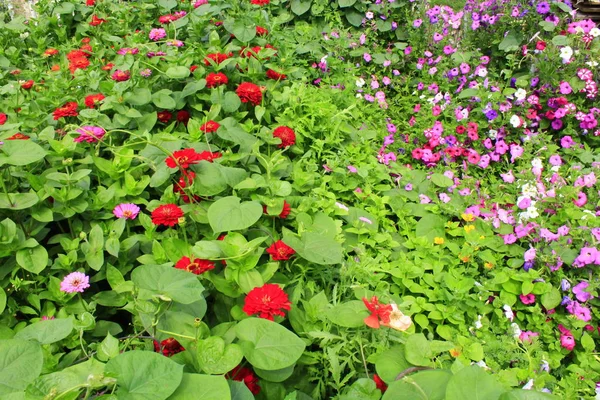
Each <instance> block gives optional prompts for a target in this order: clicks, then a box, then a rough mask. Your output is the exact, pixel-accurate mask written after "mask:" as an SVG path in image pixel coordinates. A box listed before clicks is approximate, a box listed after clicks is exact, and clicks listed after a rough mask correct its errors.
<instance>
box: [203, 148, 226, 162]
mask: <svg viewBox="0 0 600 400" xmlns="http://www.w3.org/2000/svg"><path fill="white" fill-rule="evenodd" d="M222 156H223V154H221V153H219V152H218V151H216V152H214V153H211V152H210V151H203V152H202V153H200V157H198V160H199V161H202V160H205V161H208V162H213V161H214V160H216V159H217V158H221V157H222Z"/></svg>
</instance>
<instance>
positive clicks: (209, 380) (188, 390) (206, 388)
mask: <svg viewBox="0 0 600 400" xmlns="http://www.w3.org/2000/svg"><path fill="white" fill-rule="evenodd" d="M240 383H241V382H240ZM198 399H202V400H230V399H231V391H230V390H229V385H228V384H227V380H226V379H225V378H224V377H222V376H210V375H200V374H187V373H185V374H183V379H182V380H181V384H180V385H179V387H178V388H177V390H176V391H175V393H173V394H172V395H171V397H169V400H198Z"/></svg>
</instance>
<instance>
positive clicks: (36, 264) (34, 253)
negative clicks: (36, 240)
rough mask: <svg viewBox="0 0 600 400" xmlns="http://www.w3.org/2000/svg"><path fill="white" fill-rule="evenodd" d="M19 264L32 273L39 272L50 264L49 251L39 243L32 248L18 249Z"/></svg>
mask: <svg viewBox="0 0 600 400" xmlns="http://www.w3.org/2000/svg"><path fill="white" fill-rule="evenodd" d="M17 264H19V266H20V267H21V268H23V269H24V270H26V271H29V272H31V273H32V274H36V275H37V274H39V273H40V272H42V271H43V270H44V269H45V268H46V266H47V265H48V251H46V249H45V248H44V247H43V246H41V245H37V246H35V247H32V248H30V249H21V250H19V251H17Z"/></svg>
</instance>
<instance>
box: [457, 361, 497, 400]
mask: <svg viewBox="0 0 600 400" xmlns="http://www.w3.org/2000/svg"><path fill="white" fill-rule="evenodd" d="M504 392H505V389H504V387H503V386H502V385H501V384H500V383H498V382H497V381H496V379H495V378H494V377H493V376H491V375H489V374H487V373H486V372H485V371H484V370H483V369H481V368H480V367H478V366H476V365H471V366H469V367H465V368H463V369H461V370H460V371H458V372H457V373H456V374H455V375H454V376H453V377H452V378H451V379H450V382H448V386H447V387H446V400H464V399H469V400H498V399H499V398H500V395H501V394H502V393H504Z"/></svg>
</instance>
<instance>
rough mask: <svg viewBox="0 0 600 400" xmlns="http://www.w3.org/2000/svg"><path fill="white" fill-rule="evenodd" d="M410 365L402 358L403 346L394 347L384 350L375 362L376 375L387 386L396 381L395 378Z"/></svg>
mask: <svg viewBox="0 0 600 400" xmlns="http://www.w3.org/2000/svg"><path fill="white" fill-rule="evenodd" d="M410 367H412V365H411V364H410V363H409V362H408V361H406V357H405V356H404V345H399V346H394V347H392V348H390V349H388V350H385V351H384V352H383V353H381V354H380V355H379V356H377V359H376V360H375V370H376V371H377V375H379V377H380V378H381V379H383V380H384V381H385V382H387V383H388V384H391V383H392V382H394V381H395V380H396V377H397V376H398V375H399V374H400V373H401V372H402V371H404V370H406V369H407V368H410Z"/></svg>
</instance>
